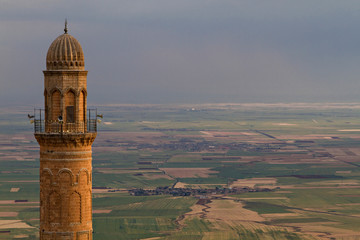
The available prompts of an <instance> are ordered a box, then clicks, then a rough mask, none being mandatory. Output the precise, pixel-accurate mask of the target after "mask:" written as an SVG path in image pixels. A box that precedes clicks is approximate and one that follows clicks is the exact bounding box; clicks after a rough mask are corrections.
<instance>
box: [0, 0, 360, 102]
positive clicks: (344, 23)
mask: <svg viewBox="0 0 360 240" xmlns="http://www.w3.org/2000/svg"><path fill="white" fill-rule="evenodd" d="M65 18H67V19H68V23H69V33H70V34H71V35H73V36H74V37H75V38H77V39H78V40H79V42H80V43H81V45H82V47H83V50H84V53H85V66H86V69H87V70H88V71H89V75H88V92H89V95H88V100H89V102H90V103H92V104H104V103H208V102H305V101H306V102H318V101H320V102H324V101H328V102H336V101H356V102H357V101H360V66H359V65H360V1H358V0H342V1H339V0H301V1H291V0H217V1H215V0H103V1H98V0H86V1H85V0H76V1H74V0H61V1H55V0H31V1H29V0H16V1H15V0H0V36H1V37H0V105H5V104H6V105H7V104H29V105H34V106H41V105H42V104H43V103H42V101H43V98H42V93H43V74H42V70H44V69H45V57H46V53H47V50H48V47H49V46H50V44H51V42H52V41H53V40H54V39H55V38H56V37H57V36H58V35H60V34H62V33H63V28H64V19H65Z"/></svg>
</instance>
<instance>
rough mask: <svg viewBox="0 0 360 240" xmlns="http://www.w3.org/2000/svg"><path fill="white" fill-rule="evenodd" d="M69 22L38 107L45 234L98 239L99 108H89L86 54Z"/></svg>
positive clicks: (50, 57)
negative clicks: (95, 150) (94, 199)
mask: <svg viewBox="0 0 360 240" xmlns="http://www.w3.org/2000/svg"><path fill="white" fill-rule="evenodd" d="M67 32H68V29H67V22H65V29H64V34H62V35H60V36H59V37H58V38H56V39H55V40H54V41H53V43H52V44H51V45H50V48H49V50H48V53H47V56H46V70H45V71H43V72H44V97H45V109H40V110H36V111H35V120H34V123H35V138H36V140H37V141H38V143H39V145H40V239H67V240H70V239H71V240H80V239H81V240H82V239H84V240H85V239H86V240H91V239H92V229H93V228H92V206H91V205H92V204H91V193H92V192H91V190H92V166H91V161H92V157H91V155H92V154H91V153H92V152H91V145H92V143H93V141H94V140H95V137H96V130H97V129H96V121H97V120H96V117H97V114H96V110H87V108H86V105H87V101H86V97H87V90H86V77H87V71H85V68H84V54H83V51H82V48H81V45H80V43H79V42H78V41H77V40H76V39H75V38H74V37H72V36H71V35H69V34H68V33H67Z"/></svg>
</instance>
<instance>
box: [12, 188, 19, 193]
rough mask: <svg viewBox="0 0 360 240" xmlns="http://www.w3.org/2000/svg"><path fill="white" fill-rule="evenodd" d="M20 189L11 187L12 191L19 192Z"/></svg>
mask: <svg viewBox="0 0 360 240" xmlns="http://www.w3.org/2000/svg"><path fill="white" fill-rule="evenodd" d="M19 190H20V188H11V189H10V192H18V191H19Z"/></svg>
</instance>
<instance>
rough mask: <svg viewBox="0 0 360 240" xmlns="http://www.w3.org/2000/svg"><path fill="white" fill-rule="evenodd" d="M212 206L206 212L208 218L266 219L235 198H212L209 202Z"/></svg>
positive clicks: (223, 219)
mask: <svg viewBox="0 0 360 240" xmlns="http://www.w3.org/2000/svg"><path fill="white" fill-rule="evenodd" d="M208 206H209V207H210V208H209V209H208V210H207V211H208V213H207V214H206V218H207V219H214V220H221V221H234V220H236V221H241V222H244V221H250V222H262V221H265V219H264V218H263V217H261V216H260V215H259V214H258V213H257V212H253V211H250V210H247V209H245V208H243V207H244V205H243V204H242V203H241V202H235V201H233V200H225V199H224V200H212V202H211V203H209V204H208Z"/></svg>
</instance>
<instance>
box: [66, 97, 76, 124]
mask: <svg viewBox="0 0 360 240" xmlns="http://www.w3.org/2000/svg"><path fill="white" fill-rule="evenodd" d="M65 109H66V122H67V123H74V122H75V93H74V92H73V91H72V90H70V91H69V92H67V93H66V95H65Z"/></svg>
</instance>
